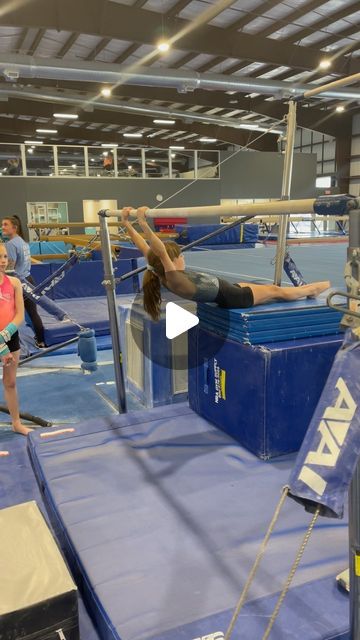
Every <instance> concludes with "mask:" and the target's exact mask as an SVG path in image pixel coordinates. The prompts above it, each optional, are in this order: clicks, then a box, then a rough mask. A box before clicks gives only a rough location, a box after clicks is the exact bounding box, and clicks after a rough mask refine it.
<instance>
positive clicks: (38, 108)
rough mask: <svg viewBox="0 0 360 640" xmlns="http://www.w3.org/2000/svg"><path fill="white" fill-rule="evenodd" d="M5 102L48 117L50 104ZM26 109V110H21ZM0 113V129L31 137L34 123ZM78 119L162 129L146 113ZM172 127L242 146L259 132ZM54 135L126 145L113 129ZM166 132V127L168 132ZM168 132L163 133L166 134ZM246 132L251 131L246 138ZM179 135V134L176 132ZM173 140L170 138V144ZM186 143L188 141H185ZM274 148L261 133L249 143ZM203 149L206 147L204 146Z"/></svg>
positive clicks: (74, 130)
mask: <svg viewBox="0 0 360 640" xmlns="http://www.w3.org/2000/svg"><path fill="white" fill-rule="evenodd" d="M3 104H5V103H0V110H1V113H2V114H6V113H9V112H11V113H15V112H16V111H18V112H21V113H22V115H31V116H33V117H49V118H52V111H53V107H52V106H51V105H47V104H45V103H42V102H37V101H33V102H31V101H29V100H26V101H25V100H13V99H12V100H9V103H8V106H9V108H10V109H11V111H6V110H5V109H4V106H2V105H3ZM25 112H26V113H25ZM1 113H0V122H1V126H0V129H1V130H2V131H3V132H4V133H6V132H10V131H12V133H17V134H18V135H22V136H30V137H31V136H34V134H35V133H34V132H35V130H36V127H37V126H38V125H37V124H36V123H35V122H29V121H27V120H14V119H12V120H9V118H2V117H1ZM80 118H81V122H85V123H88V124H93V123H99V124H103V125H104V127H106V126H107V125H109V124H115V125H117V126H119V128H120V127H126V126H133V127H138V128H140V129H141V128H147V127H149V128H152V129H156V128H158V129H161V128H163V129H164V128H165V127H164V125H161V126H160V125H158V126H157V127H156V125H155V124H154V122H153V118H152V117H148V116H137V115H136V116H135V115H133V114H126V113H118V112H114V111H102V110H94V111H93V112H91V113H86V112H83V113H81V115H80ZM189 120H191V116H190V114H189ZM176 127H177V128H178V130H179V131H184V132H186V133H195V134H196V135H198V136H199V137H202V136H204V137H209V138H216V139H217V140H219V141H222V142H226V143H230V144H236V145H241V146H244V145H246V144H247V143H248V141H249V140H255V138H257V137H258V136H259V135H261V134H260V133H256V132H255V134H253V132H250V131H245V130H240V129H234V128H231V127H220V126H217V125H211V124H209V125H208V124H201V123H198V122H196V123H195V122H193V123H191V122H188V123H184V122H178V123H177V125H175V126H174V131H176ZM58 132H59V133H58V134H57V135H56V139H49V143H50V144H58V139H59V138H60V139H65V138H74V139H78V140H98V141H101V142H119V141H121V142H122V143H124V144H126V143H125V142H124V140H125V138H123V136H122V134H121V133H118V132H116V131H99V130H98V129H97V130H91V129H86V128H85V127H69V126H68V125H62V126H58ZM168 133H170V130H169V131H168ZM168 133H166V134H164V135H168ZM249 134H253V135H251V136H250V137H249ZM179 135H180V134H179ZM157 140H158V138H156V140H154V142H152V139H151V138H150V139H147V138H145V137H144V139H143V140H142V141H141V142H140V144H148V145H150V146H151V145H156V144H157ZM173 143H174V138H173V139H172V142H169V145H170V144H173ZM189 144H190V143H189ZM191 146H194V148H198V147H199V146H201V143H199V142H194V143H193V144H191ZM275 147H276V135H270V134H269V135H261V138H260V139H259V141H257V142H256V143H254V145H253V146H252V148H253V149H258V150H263V151H273V150H274V149H275ZM205 148H206V147H205Z"/></svg>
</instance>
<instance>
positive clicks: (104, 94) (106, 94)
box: [101, 87, 111, 98]
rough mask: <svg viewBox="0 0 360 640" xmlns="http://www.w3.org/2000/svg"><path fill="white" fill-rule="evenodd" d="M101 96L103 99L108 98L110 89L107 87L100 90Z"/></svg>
mask: <svg viewBox="0 0 360 640" xmlns="http://www.w3.org/2000/svg"><path fill="white" fill-rule="evenodd" d="M101 95H102V96H104V98H110V96H111V89H110V88H109V87H104V88H103V89H101Z"/></svg>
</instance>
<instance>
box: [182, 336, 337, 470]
mask: <svg viewBox="0 0 360 640" xmlns="http://www.w3.org/2000/svg"><path fill="white" fill-rule="evenodd" d="M341 343H342V340H341V338H339V337H337V336H331V337H329V338H325V337H322V338H310V339H302V340H294V341H291V342H290V341H289V342H281V343H279V342H278V343H274V344H267V345H266V344H264V345H262V346H252V345H245V344H241V343H239V342H235V341H233V340H229V339H228V340H226V341H224V339H223V338H221V337H219V336H218V335H216V334H215V333H213V332H211V331H209V330H207V329H205V328H203V327H202V326H199V325H198V326H197V327H196V328H195V330H193V331H191V332H189V403H190V406H191V407H192V409H194V411H196V412H197V413H199V414H200V415H201V416H203V417H204V418H206V419H208V420H210V421H211V422H212V423H213V424H215V425H217V426H218V427H219V428H220V429H222V430H224V431H226V433H229V434H230V435H231V436H232V437H233V438H235V439H236V440H237V441H238V442H240V443H241V444H242V445H243V446H245V447H247V448H248V449H249V450H250V451H252V452H253V453H255V454H256V455H257V456H259V457H260V458H265V459H266V458H271V457H274V456H279V455H283V454H285V453H289V452H291V451H297V450H298V449H299V448H300V445H301V443H302V440H303V438H304V435H305V432H306V429H307V427H308V425H309V422H310V419H311V417H312V414H313V412H314V409H315V407H316V404H317V402H318V400H319V397H320V394H321V391H322V389H323V387H324V384H325V381H326V378H327V376H328V374H329V371H330V368H331V365H332V362H333V359H334V357H335V353H336V352H337V350H338V349H339V347H340V345H341ZM214 354H215V355H214Z"/></svg>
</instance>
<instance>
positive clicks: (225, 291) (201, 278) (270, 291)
mask: <svg viewBox="0 0 360 640" xmlns="http://www.w3.org/2000/svg"><path fill="white" fill-rule="evenodd" d="M147 209H148V207H140V208H139V209H138V210H137V220H138V223H139V225H140V227H141V229H142V231H143V232H144V236H145V238H146V240H147V241H148V242H146V240H145V239H144V238H143V237H142V236H141V235H140V234H139V233H138V232H137V231H136V230H135V229H134V227H133V226H132V224H131V222H130V220H129V216H130V213H131V212H133V211H134V209H133V207H124V208H123V209H122V218H121V219H122V224H123V225H124V226H125V228H126V230H127V232H128V234H129V236H130V238H131V240H132V241H133V242H134V244H135V245H136V246H137V248H138V249H139V250H140V251H141V252H142V254H143V255H144V256H145V258H146V260H147V262H148V265H147V270H146V272H145V275H144V280H143V293H144V308H145V311H147V313H148V314H149V315H150V316H151V318H152V319H153V320H158V319H159V317H160V309H161V285H162V286H164V287H165V288H166V289H168V290H169V291H171V292H172V293H175V294H176V295H178V296H179V297H180V298H185V299H187V300H194V301H196V302H214V303H215V304H217V305H218V306H219V307H223V308H226V309H244V308H248V307H252V306H255V305H259V304H266V303H268V302H275V301H289V302H290V301H293V300H299V299H300V298H307V297H314V296H318V295H319V294H320V293H322V292H323V291H325V290H326V289H328V288H329V287H330V282H329V281H328V280H325V281H324V282H313V283H311V284H306V285H303V286H300V287H294V286H290V287H279V286H277V285H274V284H270V285H267V284H265V285H264V284H253V283H252V282H238V283H235V284H232V283H230V282H228V281H227V280H223V279H221V278H218V277H216V276H213V275H210V274H208V273H203V272H198V271H189V270H188V269H186V268H185V260H184V256H183V254H182V253H181V249H180V247H179V245H177V244H176V242H171V241H168V242H165V243H164V242H162V240H160V238H158V237H157V235H156V234H155V233H154V232H153V231H152V229H151V227H150V226H149V225H148V223H147V221H146V211H147ZM148 243H149V244H148Z"/></svg>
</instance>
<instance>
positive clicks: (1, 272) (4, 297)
mask: <svg viewBox="0 0 360 640" xmlns="http://www.w3.org/2000/svg"><path fill="white" fill-rule="evenodd" d="M7 266H8V257H7V251H6V247H5V245H4V244H2V243H0V357H1V362H2V365H3V385H4V396H5V400H6V404H7V406H8V409H9V412H10V416H11V421H12V428H13V430H14V431H16V432H17V433H22V434H23V435H24V436H26V435H27V434H28V433H29V431H32V429H29V428H28V427H25V425H23V424H21V420H20V415H19V405H18V399H17V390H16V369H17V366H18V363H19V356H20V342H19V333H18V327H19V325H21V323H22V322H23V321H24V299H23V293H22V286H21V282H20V280H18V279H17V278H13V277H11V276H8V275H6V273H5V271H6V268H7Z"/></svg>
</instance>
